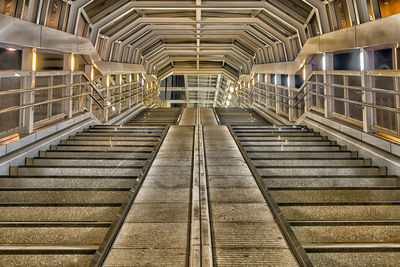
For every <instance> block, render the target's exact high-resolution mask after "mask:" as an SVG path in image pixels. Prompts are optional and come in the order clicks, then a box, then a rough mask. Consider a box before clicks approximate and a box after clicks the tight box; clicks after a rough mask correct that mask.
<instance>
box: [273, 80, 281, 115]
mask: <svg viewBox="0 0 400 267" xmlns="http://www.w3.org/2000/svg"><path fill="white" fill-rule="evenodd" d="M274 82H275V113H276V114H277V115H279V114H280V107H281V106H280V103H279V100H280V98H279V96H278V95H279V87H278V85H281V75H280V74H275V81H274Z"/></svg>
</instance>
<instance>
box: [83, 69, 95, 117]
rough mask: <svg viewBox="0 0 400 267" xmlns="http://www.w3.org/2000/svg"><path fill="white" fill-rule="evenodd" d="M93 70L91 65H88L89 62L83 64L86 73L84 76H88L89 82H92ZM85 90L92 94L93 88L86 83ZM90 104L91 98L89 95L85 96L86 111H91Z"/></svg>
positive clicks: (91, 103) (91, 102)
mask: <svg viewBox="0 0 400 267" xmlns="http://www.w3.org/2000/svg"><path fill="white" fill-rule="evenodd" d="M93 71H94V70H93V65H89V64H87V65H85V74H86V76H88V77H89V82H90V83H91V82H93V78H94V77H93V75H92V73H93ZM87 92H88V93H89V94H91V95H92V96H93V88H92V86H91V85H90V84H88V85H87ZM92 105H93V99H92V98H91V97H90V96H87V97H86V109H87V111H88V112H92Z"/></svg>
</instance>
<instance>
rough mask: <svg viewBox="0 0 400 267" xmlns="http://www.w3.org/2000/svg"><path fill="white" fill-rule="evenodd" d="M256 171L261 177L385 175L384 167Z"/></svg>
mask: <svg viewBox="0 0 400 267" xmlns="http://www.w3.org/2000/svg"><path fill="white" fill-rule="evenodd" d="M257 171H258V173H259V174H260V175H261V176H263V177H274V176H284V177H287V176H295V177H301V176H306V177H310V176H314V177H315V176H316V177H323V176H376V175H377V176H380V175H386V168H384V167H320V166H313V167H301V166H298V167H295V166H293V167H292V166H290V167H257Z"/></svg>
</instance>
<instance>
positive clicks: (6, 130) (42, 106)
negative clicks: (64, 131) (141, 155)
mask: <svg viewBox="0 0 400 267" xmlns="http://www.w3.org/2000/svg"><path fill="white" fill-rule="evenodd" d="M110 76H112V77H113V78H114V79H109V78H107V79H109V80H110V81H109V82H102V81H101V80H102V79H106V78H105V77H106V76H101V77H98V79H99V80H100V82H102V83H103V84H104V85H103V86H101V84H102V83H100V86H99V83H95V82H92V81H91V80H90V78H89V77H88V76H87V75H86V74H85V73H84V72H82V71H75V72H70V71H49V72H30V71H16V72H15V71H1V72H0V135H1V136H6V135H8V134H11V133H15V132H19V133H21V132H27V133H31V132H32V131H34V130H35V129H36V128H40V127H43V126H45V125H47V124H51V123H54V122H55V121H58V120H62V119H65V118H71V117H72V116H74V115H75V114H77V113H80V112H85V111H90V112H92V113H93V114H94V115H95V116H96V117H97V118H98V119H99V120H100V121H102V122H105V121H108V120H109V119H111V118H112V117H114V116H117V115H118V114H120V113H121V112H123V111H125V110H127V109H129V108H130V107H132V106H134V105H136V104H137V103H140V102H144V103H145V104H146V105H151V104H153V103H157V99H158V89H157V87H156V85H155V84H153V86H151V85H152V83H149V84H147V83H144V82H143V81H141V77H139V75H136V74H122V75H110ZM117 76H118V79H116V78H115V77H117ZM149 85H150V86H149Z"/></svg>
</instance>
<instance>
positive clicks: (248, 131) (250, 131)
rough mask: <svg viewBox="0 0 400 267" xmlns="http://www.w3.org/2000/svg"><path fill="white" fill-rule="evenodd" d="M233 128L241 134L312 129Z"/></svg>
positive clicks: (296, 131) (299, 131)
mask: <svg viewBox="0 0 400 267" xmlns="http://www.w3.org/2000/svg"><path fill="white" fill-rule="evenodd" d="M232 128H234V130H235V132H236V133H237V134H243V133H249V134H253V133H279V132H295V133H301V132H310V131H312V130H309V129H306V128H290V127H289V128H278V127H276V128H273V127H271V128H252V129H237V128H236V127H232Z"/></svg>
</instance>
